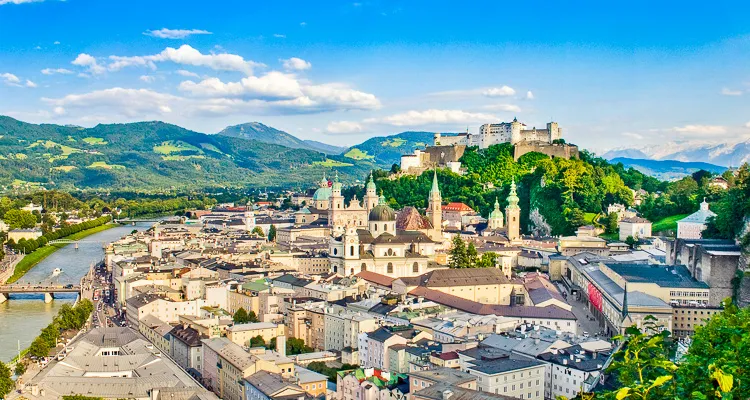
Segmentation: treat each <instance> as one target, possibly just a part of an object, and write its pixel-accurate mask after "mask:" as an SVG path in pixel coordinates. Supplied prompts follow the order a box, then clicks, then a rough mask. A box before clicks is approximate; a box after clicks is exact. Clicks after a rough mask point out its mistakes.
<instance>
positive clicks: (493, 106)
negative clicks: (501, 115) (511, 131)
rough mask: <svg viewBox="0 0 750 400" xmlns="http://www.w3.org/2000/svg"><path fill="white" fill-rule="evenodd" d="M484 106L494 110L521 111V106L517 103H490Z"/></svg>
mask: <svg viewBox="0 0 750 400" xmlns="http://www.w3.org/2000/svg"><path fill="white" fill-rule="evenodd" d="M482 108H483V109H485V110H492V111H505V112H521V107H519V106H517V105H515V104H490V105H486V106H484V107H482Z"/></svg>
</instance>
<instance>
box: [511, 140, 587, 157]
mask: <svg viewBox="0 0 750 400" xmlns="http://www.w3.org/2000/svg"><path fill="white" fill-rule="evenodd" d="M533 151H535V152H537V153H542V154H546V155H548V156H550V157H559V158H564V159H567V160H569V159H571V158H578V157H579V156H578V146H576V145H572V144H551V143H545V142H519V143H517V144H516V145H515V146H514V147H513V158H514V159H516V160H518V159H519V158H520V157H521V156H522V155H524V154H526V153H531V152H533Z"/></svg>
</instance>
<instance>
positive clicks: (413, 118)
mask: <svg viewBox="0 0 750 400" xmlns="http://www.w3.org/2000/svg"><path fill="white" fill-rule="evenodd" d="M496 119H497V117H495V116H494V115H490V114H484V113H472V112H467V111H462V110H436V109H431V110H424V111H414V110H412V111H407V112H405V113H401V114H395V115H391V116H388V117H382V118H368V119H366V120H365V122H366V123H381V124H388V125H393V126H421V125H456V124H476V123H484V122H487V121H493V120H496Z"/></svg>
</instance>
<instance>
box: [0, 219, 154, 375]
mask: <svg viewBox="0 0 750 400" xmlns="http://www.w3.org/2000/svg"><path fill="white" fill-rule="evenodd" d="M151 225H153V224H151V223H139V224H138V225H136V226H131V225H125V226H118V227H115V228H112V229H108V230H106V231H102V232H99V233H95V234H93V235H91V236H87V237H86V238H84V239H81V240H86V241H92V242H95V243H80V244H79V247H78V249H77V250H76V249H75V246H73V245H68V246H65V247H63V248H61V249H60V250H57V251H56V252H54V253H52V254H51V255H50V256H49V257H47V258H45V259H44V260H42V261H41V262H40V263H39V264H37V265H36V266H35V267H34V268H32V269H31V270H30V271H29V272H27V273H26V275H24V276H23V277H22V278H21V279H20V280H19V281H18V282H17V283H26V282H31V283H37V282H54V283H61V284H67V283H74V284H78V283H79V282H80V280H81V277H82V276H83V275H85V274H86V273H87V272H88V270H89V267H90V266H91V264H92V263H98V262H100V261H102V260H103V259H104V250H103V249H102V244H103V243H109V242H112V241H115V240H117V239H119V238H121V237H123V236H125V235H127V234H128V233H130V232H132V231H133V229H138V230H145V229H148V228H149V227H150V226H151ZM55 268H60V269H61V270H62V272H61V273H60V274H59V275H57V276H53V274H52V272H53V271H54V270H55ZM77 297H78V295H77V294H57V295H55V300H53V301H52V302H51V303H48V304H45V303H44V301H43V300H42V295H40V294H39V295H35V294H28V295H20V294H17V295H12V296H11V298H10V299H9V300H8V301H6V302H5V303H2V304H0V361H10V360H11V359H12V358H13V357H14V356H16V354H18V341H19V340H20V341H21V349H25V348H26V347H28V346H29V344H31V341H33V340H34V338H36V336H37V335H38V334H39V332H40V331H41V330H42V329H43V328H44V327H45V326H47V325H49V323H50V322H52V318H53V317H54V316H55V315H56V314H57V310H59V309H60V307H62V305H63V304H65V303H73V302H75V300H76V298H77Z"/></svg>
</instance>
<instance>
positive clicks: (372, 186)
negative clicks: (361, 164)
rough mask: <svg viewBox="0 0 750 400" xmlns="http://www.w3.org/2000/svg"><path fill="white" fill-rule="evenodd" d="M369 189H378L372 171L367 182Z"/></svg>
mask: <svg viewBox="0 0 750 400" xmlns="http://www.w3.org/2000/svg"><path fill="white" fill-rule="evenodd" d="M367 190H373V191H374V190H376V188H375V181H374V180H373V179H372V173H370V180H369V181H368V182H367Z"/></svg>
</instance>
